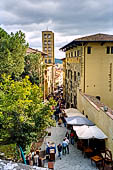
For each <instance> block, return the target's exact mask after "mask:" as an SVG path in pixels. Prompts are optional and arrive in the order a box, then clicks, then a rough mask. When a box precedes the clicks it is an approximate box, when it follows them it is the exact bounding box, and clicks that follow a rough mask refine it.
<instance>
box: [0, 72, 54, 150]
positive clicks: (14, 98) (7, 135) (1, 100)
mask: <svg viewBox="0 0 113 170" xmlns="http://www.w3.org/2000/svg"><path fill="white" fill-rule="evenodd" d="M54 104H55V102H54V101H53V100H52V99H51V100H50V101H49V102H47V103H43V94H42V91H41V89H40V88H39V87H38V86H37V85H36V84H31V82H30V81H29V77H28V76H26V77H25V79H22V80H21V81H14V80H12V79H11V77H10V76H8V77H6V76H5V75H4V76H3V80H2V82H1V84H0V126H1V128H0V134H1V137H0V138H1V139H2V142H5V141H6V142H7V141H9V142H10V143H12V142H14V143H17V144H18V145H21V146H22V148H23V149H25V147H26V145H28V144H30V143H31V142H32V141H33V140H36V139H37V138H38V137H41V136H43V135H44V134H45V132H46V128H47V127H49V126H51V125H53V124H54V121H53V119H52V114H53V111H52V110H51V106H52V105H54Z"/></svg>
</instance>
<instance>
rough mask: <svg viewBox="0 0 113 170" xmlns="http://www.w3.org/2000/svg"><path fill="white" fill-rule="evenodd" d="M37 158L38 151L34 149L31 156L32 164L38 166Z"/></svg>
mask: <svg viewBox="0 0 113 170" xmlns="http://www.w3.org/2000/svg"><path fill="white" fill-rule="evenodd" d="M38 159H39V156H38V152H37V151H36V152H35V153H34V157H33V165H35V166H38Z"/></svg>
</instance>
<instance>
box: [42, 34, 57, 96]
mask: <svg viewBox="0 0 113 170" xmlns="http://www.w3.org/2000/svg"><path fill="white" fill-rule="evenodd" d="M42 50H43V52H45V53H46V54H47V55H45V58H44V62H45V65H46V74H47V75H46V77H47V80H46V82H45V84H46V89H45V91H46V95H45V96H46V97H47V96H48V95H49V94H51V93H53V92H54V64H55V59H54V33H53V32H52V31H42ZM48 76H49V78H48Z"/></svg>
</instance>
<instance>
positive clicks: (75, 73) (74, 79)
mask: <svg viewBox="0 0 113 170" xmlns="http://www.w3.org/2000/svg"><path fill="white" fill-rule="evenodd" d="M74 81H76V71H74Z"/></svg>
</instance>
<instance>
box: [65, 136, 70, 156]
mask: <svg viewBox="0 0 113 170" xmlns="http://www.w3.org/2000/svg"><path fill="white" fill-rule="evenodd" d="M65 141H66V142H67V146H66V149H67V153H68V154H69V139H68V138H65Z"/></svg>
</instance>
